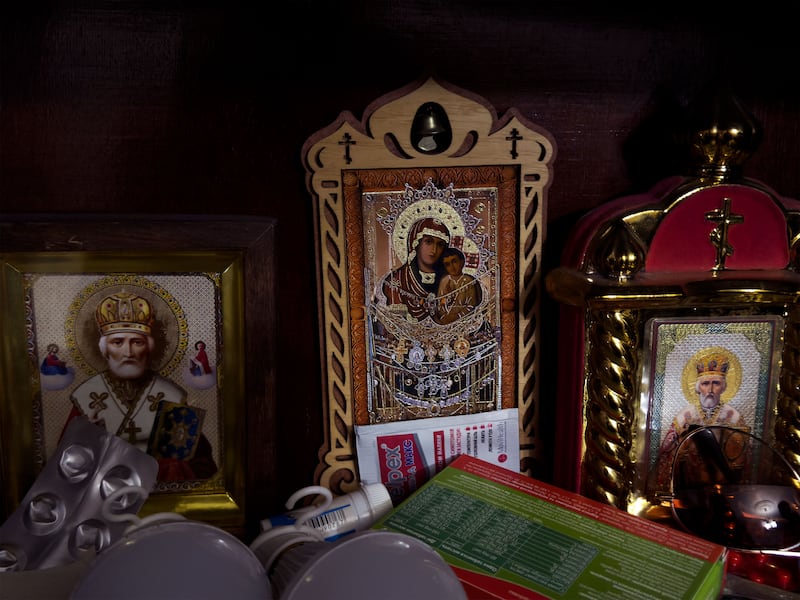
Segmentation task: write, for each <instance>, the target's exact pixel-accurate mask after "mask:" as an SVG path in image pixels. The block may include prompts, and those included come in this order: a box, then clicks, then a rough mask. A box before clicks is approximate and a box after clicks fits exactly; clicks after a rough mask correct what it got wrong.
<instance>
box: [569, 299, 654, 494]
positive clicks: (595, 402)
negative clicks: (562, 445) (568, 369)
mask: <svg viewBox="0 0 800 600" xmlns="http://www.w3.org/2000/svg"><path fill="white" fill-rule="evenodd" d="M639 320H640V319H639V312H638V311H632V310H619V311H610V312H604V311H592V312H591V314H590V322H589V330H588V334H589V339H588V346H589V354H588V358H587V360H588V364H587V379H586V394H585V413H584V416H585V419H586V426H585V429H584V443H585V445H586V448H585V451H584V455H583V467H582V468H583V477H582V487H583V489H582V494H583V495H584V496H587V497H590V498H594V499H595V500H600V501H602V502H605V503H607V504H611V505H614V506H616V507H617V508H621V509H624V508H625V507H626V505H627V499H628V494H629V493H630V489H631V485H632V472H633V464H632V461H631V454H630V450H631V444H632V440H633V427H634V415H635V412H634V394H635V393H636V389H637V386H636V385H634V374H635V373H637V372H638V368H637V367H638V359H637V348H638V347H639V333H638V332H639Z"/></svg>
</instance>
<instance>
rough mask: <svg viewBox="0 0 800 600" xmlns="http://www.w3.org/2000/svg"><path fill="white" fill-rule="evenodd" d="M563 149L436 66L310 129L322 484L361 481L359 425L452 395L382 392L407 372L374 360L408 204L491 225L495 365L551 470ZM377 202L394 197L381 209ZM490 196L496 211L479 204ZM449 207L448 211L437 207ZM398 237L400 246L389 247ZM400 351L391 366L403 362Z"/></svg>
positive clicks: (534, 455) (526, 435) (535, 457)
mask: <svg viewBox="0 0 800 600" xmlns="http://www.w3.org/2000/svg"><path fill="white" fill-rule="evenodd" d="M555 152H556V146H555V143H554V141H553V139H552V137H551V136H550V135H549V134H548V133H547V132H546V131H545V130H543V129H542V128H540V127H537V126H535V125H533V124H531V123H530V122H528V121H527V120H525V119H524V118H523V117H522V116H521V115H520V114H519V112H518V111H517V110H515V109H511V110H509V111H508V112H507V113H506V114H505V115H504V116H503V117H502V118H498V117H497V114H496V112H495V110H494V108H493V107H492V106H491V105H490V104H489V103H488V102H487V101H486V100H485V99H483V98H481V97H479V96H477V95H475V94H471V93H469V92H467V91H465V90H462V89H460V88H457V87H455V86H452V85H449V84H447V83H445V82H441V81H438V80H437V79H435V78H427V79H424V80H421V81H418V82H415V83H412V84H410V85H409V86H406V87H404V88H402V89H399V90H396V91H395V92H393V93H390V94H387V95H386V96H383V97H381V98H379V99H378V100H376V101H374V102H373V103H372V104H371V105H370V107H368V109H367V111H366V114H365V117H364V119H363V121H360V122H359V121H358V120H356V119H355V118H354V117H353V116H352V114H351V113H349V112H343V113H342V114H341V115H340V117H339V119H337V120H336V121H335V122H334V123H332V124H331V125H330V126H329V127H327V128H325V129H324V130H321V131H319V132H317V133H316V134H315V135H313V136H311V137H310V138H309V139H308V140H307V142H306V144H305V146H304V147H303V151H302V154H303V160H304V163H305V166H306V171H307V187H308V189H309V192H310V193H311V196H312V199H313V202H314V212H315V220H314V224H315V241H316V251H317V281H318V290H319V308H320V340H321V358H322V374H323V386H324V390H323V410H324V415H325V416H326V419H327V420H326V424H325V442H324V445H323V448H321V449H320V453H319V454H320V462H319V465H318V468H317V473H316V476H315V478H316V480H317V481H318V482H319V483H320V485H324V486H326V487H328V488H330V489H331V490H333V491H334V492H336V493H343V492H347V491H351V490H352V489H354V488H355V487H356V486H357V485H358V483H359V476H358V468H357V460H356V456H355V438H354V427H355V426H356V425H363V424H367V423H376V422H378V421H382V420H392V419H395V418H401V419H405V418H426V417H435V416H438V415H440V414H450V413H448V412H447V410H446V409H447V408H452V405H450V404H448V403H435V402H430V403H429V402H421V401H420V402H418V403H417V404H416V405H415V404H414V402H415V401H416V400H414V399H411V400H409V401H408V402H407V403H406V404H405V406H402V407H401V406H398V405H397V404H396V403H395V404H394V405H393V404H392V402H391V401H390V402H388V403H384V404H382V405H381V403H380V402H376V401H375V394H376V393H377V392H376V389H377V388H378V387H380V386H382V385H390V386H391V385H394V383H392V384H387V383H386V382H387V381H388V380H387V379H384V380H381V378H380V377H378V376H376V370H375V369H374V368H373V362H371V361H372V358H373V356H374V354H373V352H372V348H373V347H372V346H371V344H372V342H373V341H374V339H375V337H374V336H373V334H372V333H371V331H372V330H371V327H372V324H373V323H374V322H378V321H373V320H372V319H373V317H374V313H373V312H372V311H373V309H374V307H375V304H374V303H372V302H371V301H370V300H369V297H370V295H371V293H372V290H373V286H374V285H375V281H374V280H373V278H377V277H380V276H383V275H385V274H386V271H388V270H390V268H391V267H392V266H396V264H397V263H396V257H397V255H404V251H403V250H402V248H401V247H402V246H403V244H402V242H400V243H398V242H397V241H395V242H389V241H387V240H389V239H390V238H392V233H393V232H394V231H395V230H394V227H395V225H397V226H398V227H402V226H406V225H409V224H410V222H409V223H406V224H405V225H402V223H401V222H402V221H403V220H404V219H405V216H404V215H403V211H404V210H406V209H408V213H407V214H409V213H413V214H416V215H417V216H418V217H419V221H422V220H423V219H424V218H425V217H435V218H437V219H439V220H441V221H445V222H446V221H448V219H450V224H451V225H454V226H455V229H453V228H452V227H451V228H450V230H449V231H448V233H447V237H448V239H451V238H453V237H457V236H461V240H460V241H461V242H464V243H467V242H471V241H472V240H470V239H467V238H470V236H472V237H473V238H474V237H476V236H477V234H475V231H476V230H474V229H469V227H470V225H468V224H467V223H468V222H470V223H471V222H472V221H471V219H475V220H476V221H480V225H478V226H479V227H486V228H487V231H489V230H490V233H487V235H488V238H489V239H490V240H491V241H490V242H489V243H488V245H486V246H485V247H484V246H482V245H481V244H477V245H476V247H477V246H481V248H482V249H483V250H485V251H486V252H487V256H488V255H489V254H491V255H492V256H491V260H489V261H487V264H488V263H491V264H492V267H491V269H488V270H492V269H493V271H492V272H493V273H494V276H496V279H494V280H493V282H492V283H491V284H487V285H485V286H484V290H485V291H486V290H488V291H489V292H491V293H493V294H496V297H495V305H494V306H495V308H496V310H497V313H496V317H491V318H489V319H487V321H489V322H490V323H491V325H492V326H493V327H495V328H496V332H497V336H498V339H500V340H501V341H500V343H499V344H498V347H497V350H496V351H497V352H498V356H501V360H500V362H501V363H502V367H503V369H502V370H498V371H497V372H496V373H495V372H494V371H492V375H493V377H495V376H496V378H497V380H498V381H497V382H496V383H497V388H496V389H497V390H498V392H497V395H496V396H494V397H495V399H496V400H497V402H496V403H495V404H494V405H493V407H494V408H507V407H515V408H518V409H519V421H520V423H519V425H520V462H521V464H520V471H522V472H525V473H528V474H538V473H540V472H541V471H540V469H541V464H540V463H541V460H542V457H543V449H542V448H541V443H540V440H539V439H538V438H537V435H536V430H537V425H538V413H539V401H538V396H537V394H538V348H537V343H538V310H539V288H540V284H541V281H540V277H541V273H540V264H541V256H540V255H541V249H542V241H543V238H544V233H545V231H544V228H545V219H544V217H543V215H544V213H545V211H546V191H547V189H548V187H549V185H550V183H551V179H552V163H553V161H554V159H555ZM459 199H460V200H459ZM459 201H460V202H462V203H463V204H462V205H458V202H459ZM370 203H373V204H375V205H376V206H377V205H380V208H379V209H374V210H371V209H370V208H369V206H368V205H369V204H370ZM456 205H458V207H459V208H455V207H456ZM467 206H468V207H469V208H467ZM477 206H481V207H482V208H488V209H489V210H488V211H487V213H484V214H482V215H481V216H476V215H475V213H474V210H473V209H474V208H475V207H477ZM418 207H424V210H423V209H419V210H417V208H418ZM461 209H463V210H461ZM437 210H441V211H443V213H442V214H438V215H434V214H433V213H434V212H436V211H437ZM459 210H461V212H459ZM470 211H473V212H472V213H470ZM444 213H446V214H444ZM488 214H491V215H492V216H491V217H488V216H487V215H488ZM395 219H396V222H395ZM405 220H408V219H405ZM478 226H476V227H478ZM390 230H391V231H390ZM473 234H475V235H473ZM394 238H397V239H405V238H403V236H394ZM387 244H393V245H394V248H393V250H386V249H385V248H386V246H387ZM477 251H478V250H476V252H477ZM381 253H382V254H381ZM410 254H411V253H410V252H409V253H408V255H410ZM390 255H391V256H393V257H395V262H392V259H390V258H389V256H390ZM377 265H380V267H378V266H377ZM488 270H487V272H488ZM412 320H413V319H412ZM381 325H385V322H381ZM401 338H402V336H399V337H397V338H396V340H397V341H398V346H397V352H399V353H400V354H403V356H406V355H405V354H404V353H405V351H406V350H405V347H404V346H403V343H404V342H403V341H402V339H401ZM446 345H447V344H444V345H443V346H440V347H439V348H440V349H443V347H444V346H446ZM419 351H420V352H421V351H422V350H421V349H419ZM465 351H466V350H465ZM392 360H394V359H392ZM389 362H390V361H389V359H387V360H386V362H384V363H383V364H382V366H383V367H385V368H389V367H388V366H387V365H388V363H389ZM397 377H399V376H397ZM392 381H396V380H394V379H393V380H392ZM420 385H422V384H420ZM378 405H381V407H380V408H376V407H377V406H378ZM491 406H492V405H491V404H490V403H488V402H487V403H486V407H491ZM414 407H419V410H416V411H415V409H414ZM442 407H444V408H445V410H443V409H442ZM459 408H460V409H463V410H472V409H473V408H474V407H472V408H464V406H463V405H459ZM434 409H435V410H434ZM475 410H478V409H475ZM392 411H394V412H392ZM426 411H427V412H426ZM398 413H402V415H401V416H399V417H398V416H397V415H398Z"/></svg>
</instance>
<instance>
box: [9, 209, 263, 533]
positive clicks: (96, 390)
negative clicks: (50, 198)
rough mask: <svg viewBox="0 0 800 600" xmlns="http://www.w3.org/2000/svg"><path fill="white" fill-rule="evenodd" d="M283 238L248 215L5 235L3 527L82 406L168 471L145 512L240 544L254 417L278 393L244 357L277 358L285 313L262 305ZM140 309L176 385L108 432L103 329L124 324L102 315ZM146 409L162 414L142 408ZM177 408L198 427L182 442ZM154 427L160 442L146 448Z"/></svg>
mask: <svg viewBox="0 0 800 600" xmlns="http://www.w3.org/2000/svg"><path fill="white" fill-rule="evenodd" d="M273 235H274V221H273V220H272V219H266V218H250V217H248V218H246V219H244V218H242V219H239V218H236V217H232V218H210V217H209V218H206V219H203V218H189V217H175V218H170V217H157V218H152V219H149V220H145V221H142V220H141V219H140V218H137V219H135V220H134V219H133V218H130V217H128V218H126V217H119V218H117V219H108V217H103V218H97V219H93V218H91V217H75V216H70V215H67V216H64V217H62V218H58V217H46V218H44V217H39V218H36V217H30V216H27V217H25V216H21V217H13V218H12V217H4V218H3V219H2V220H1V221H0V240H2V241H1V242H0V249H1V250H2V255H1V257H2V280H1V281H2V287H0V292H1V295H0V297H2V306H3V309H2V312H1V313H0V330H2V332H3V339H4V350H3V355H2V357H3V360H2V362H1V363H0V372H2V381H3V385H2V386H0V449H1V450H2V456H3V457H4V460H3V462H2V467H3V468H2V471H3V472H2V475H3V481H4V483H5V485H4V486H3V498H2V500H3V511H4V514H10V512H12V511H13V510H14V509H15V508H16V506H17V505H18V503H19V501H20V500H21V499H22V497H23V496H24V494H25V493H26V491H27V489H28V488H30V486H31V485H32V483H33V481H34V480H35V478H36V476H37V475H38V473H39V472H40V471H41V469H42V467H43V466H44V464H45V462H46V460H47V458H48V456H49V455H50V453H51V452H52V451H53V450H54V449H55V447H56V446H57V443H58V440H59V438H60V433H61V431H62V430H63V427H64V424H65V423H66V422H67V420H68V419H69V418H70V416H71V415H72V414H74V413H75V412H76V411H78V408H77V407H80V411H81V412H83V413H84V414H87V415H88V414H89V413H91V411H92V410H95V409H97V407H98V406H99V408H100V412H99V413H98V415H102V416H100V417H97V418H102V422H103V423H105V424H106V425H107V427H108V428H109V429H110V430H112V429H114V428H115V427H116V426H117V425H119V427H120V429H119V430H118V432H117V433H118V435H120V437H123V439H127V440H128V441H130V442H131V443H133V444H136V445H138V446H140V447H142V449H143V450H146V451H147V452H148V453H150V454H152V455H154V456H156V457H157V458H159V459H160V460H159V466H160V472H159V479H158V481H157V482H156V484H155V487H154V489H153V490H152V491H151V493H150V496H149V498H148V500H147V502H146V503H145V505H144V507H143V508H142V511H141V513H142V514H150V513H154V512H179V513H181V514H183V515H184V516H186V517H187V518H191V519H196V520H201V521H204V522H208V523H212V524H214V525H217V526H220V527H223V528H226V529H228V530H230V531H232V532H235V533H240V532H242V531H244V528H245V527H246V521H247V513H246V505H247V502H246V498H247V496H248V481H247V480H248V475H247V473H246V472H245V468H244V464H245V463H246V457H247V455H248V454H249V453H251V450H250V448H249V447H248V441H249V436H252V435H253V432H252V431H251V427H254V426H255V424H253V425H251V424H250V423H249V422H248V421H247V420H245V419H243V418H242V415H243V414H245V413H248V412H249V413H250V414H251V415H252V417H253V419H252V420H253V421H254V422H255V423H257V422H259V421H260V417H259V415H260V414H263V413H264V412H265V411H268V410H269V408H267V407H266V405H267V404H268V403H269V401H270V398H271V396H272V394H273V389H272V385H273V384H272V383H271V378H270V377H269V373H270V367H266V374H267V377H265V376H264V372H265V371H264V370H263V369H261V368H258V370H256V366H255V365H254V364H253V361H247V360H246V359H245V357H246V356H248V355H249V354H248V353H249V352H253V351H258V352H259V353H260V354H261V355H262V356H264V357H265V358H266V359H268V358H269V356H270V354H271V352H272V351H271V342H269V339H270V338H271V337H272V336H271V335H270V332H271V331H272V329H273V328H274V316H273V312H274V311H273V310H272V308H271V306H272V305H271V302H272V301H271V299H270V297H271V294H267V293H266V292H267V291H268V290H267V287H268V286H270V285H271V284H270V282H271V281H272V280H273V266H272V245H273ZM131 298H132V299H133V300H130V299H131ZM112 299H113V300H112ZM128 302H131V303H137V302H139V303H141V302H144V305H145V306H146V307H147V309H146V310H147V311H148V312H147V314H146V315H145V316H143V317H142V318H138V317H134V318H133V319H132V320H133V322H134V325H135V326H136V327H141V326H144V327H146V331H147V332H148V333H150V335H151V337H152V339H153V345H152V347H151V354H150V356H151V358H152V368H153V371H155V372H156V374H157V375H156V376H155V381H157V382H158V381H163V382H164V384H163V385H164V387H162V388H158V387H151V388H149V390H148V391H147V392H146V393H145V392H143V393H142V395H141V396H139V400H137V402H139V403H142V404H141V407H138V404H137V405H136V406H137V408H131V409H130V410H129V411H128V412H129V414H130V415H131V416H130V417H127V416H126V417H125V418H124V419H122V421H121V422H120V423H118V424H114V425H112V423H113V422H114V418H115V417H114V416H113V414H114V405H117V406H122V405H125V404H124V403H125V400H124V396H123V394H118V393H117V392H118V389H117V388H115V387H113V385H117V384H113V385H112V383H111V381H112V380H111V379H106V375H105V374H104V372H105V371H106V369H107V368H108V363H107V362H106V359H105V356H108V357H111V358H110V359H109V362H110V360H113V357H114V355H113V354H112V353H110V352H109V353H108V354H106V352H102V353H101V350H100V348H99V346H98V342H99V338H100V327H99V326H102V327H104V329H103V333H109V331H111V330H110V329H108V328H109V327H110V325H108V324H107V323H106V322H104V320H103V319H104V318H108V320H109V321H114V320H121V318H120V319H117V318H116V317H114V318H111V317H108V315H106V314H105V313H104V314H101V309H100V305H101V304H105V305H109V303H111V305H113V306H112V315H113V314H115V313H114V311H120V312H122V311H124V310H125V308H124V306H126V303H128ZM115 303H118V304H115ZM137 306H140V304H137ZM245 321H246V322H247V327H245V326H244V323H245ZM142 323H146V324H145V325H141V324H142ZM109 335H110V333H109ZM107 339H109V340H110V339H111V338H110V337H109V338H107ZM265 382H266V383H265ZM153 385H154V386H157V385H159V384H158V383H156V384H153ZM98 386H100V387H98ZM176 386H177V387H176ZM173 390H175V392H174V393H175V395H174V396H173V395H171V394H172V393H173ZM178 390H180V391H178ZM157 391H158V393H156V392H157ZM151 392H152V393H151ZM181 394H183V400H182V401H179V400H178V399H179V397H180V396H181ZM145 396H146V397H147V398H149V399H153V400H154V402H150V405H149V406H145V404H143V402H144V398H145ZM84 397H85V398H86V403H84ZM89 399H92V400H91V403H89ZM98 399H100V401H101V404H100V405H98V404H96V403H95V402H96V401H98ZM158 399H161V400H164V402H162V403H161V404H158V403H156V402H155V401H156V400H158ZM169 401H174V402H173V403H170V402H169ZM131 402H133V401H131ZM90 406H91V407H93V408H92V409H89V408H88V407H90ZM126 406H127V405H126ZM179 407H182V408H181V410H182V411H184V412H182V413H181V414H184V413H186V411H188V413H186V414H187V416H186V417H185V418H186V419H189V418H190V419H191V420H192V423H193V425H192V426H191V427H186V428H185V429H184V428H183V427H182V424H181V432H182V433H186V436H185V437H184V436H176V434H175V433H174V431H177V429H175V430H172V429H170V428H171V427H173V426H175V425H174V419H175V418H176V417H175V415H176V414H178V413H175V412H171V411H170V409H171V408H172V409H174V408H179ZM187 407H188V408H187ZM148 411H149V413H150V416H147V415H148ZM118 412H119V413H121V414H124V413H125V411H124V410H120V411H118ZM106 416H107V417H106ZM151 421H152V423H151ZM123 422H127V423H128V429H125V430H124V431H130V432H131V433H130V437H127V438H126V437H125V436H126V435H128V434H126V433H124V432H123V429H124V428H123V427H122V424H123ZM187 422H188V421H187ZM165 423H166V424H167V426H166V428H165ZM142 424H147V425H148V427H146V428H145V427H143V426H142V427H137V425H142ZM151 425H152V431H158V432H159V435H155V434H152V433H150V435H149V437H148V436H147V434H148V429H149V428H150V427H151ZM159 426H160V427H159ZM159 436H160V437H159ZM165 436H166V437H165ZM176 440H177V441H176ZM261 454H263V452H261ZM262 466H263V467H264V468H265V469H266V470H269V469H270V468H272V467H270V466H268V465H262Z"/></svg>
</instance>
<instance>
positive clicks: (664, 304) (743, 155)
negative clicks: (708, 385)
mask: <svg viewBox="0 0 800 600" xmlns="http://www.w3.org/2000/svg"><path fill="white" fill-rule="evenodd" d="M703 115H704V118H703V120H701V121H697V122H695V124H693V125H692V128H691V130H690V134H689V136H688V137H687V138H686V141H687V142H688V147H689V148H690V150H691V156H692V163H693V167H692V170H691V174H690V175H687V176H676V177H671V178H668V179H666V180H663V181H661V182H659V183H658V184H657V185H655V186H654V187H653V188H652V189H650V191H649V192H647V193H644V194H640V195H631V196H626V197H622V198H619V199H616V200H614V201H611V202H609V203H608V204H606V205H603V206H600V207H598V208H596V209H594V210H592V211H591V212H589V213H587V214H586V215H584V216H583V217H582V218H581V219H580V220H579V221H578V222H577V223H576V225H575V227H574V228H573V230H572V231H571V233H570V236H569V238H568V240H567V243H566V245H565V251H564V254H563V256H562V260H561V263H560V266H559V267H558V268H556V269H554V270H552V271H551V272H550V273H548V274H547V276H546V280H545V282H546V289H547V291H548V293H549V294H550V295H551V297H553V298H554V299H555V300H556V301H557V302H558V303H559V311H560V324H559V328H560V329H559V369H558V370H559V381H560V384H561V386H562V387H561V390H560V392H559V393H560V395H559V397H557V398H556V399H555V401H556V402H557V403H558V411H557V412H558V417H557V419H556V420H557V435H556V439H557V440H558V442H557V444H556V448H555V452H556V453H555V456H556V461H555V462H556V464H555V469H554V471H555V476H554V479H555V481H556V483H558V484H559V485H561V486H562V487H565V488H567V489H572V490H574V491H578V492H580V493H581V494H583V495H585V496H588V497H591V498H594V499H597V500H600V501H603V502H606V503H608V504H611V505H614V506H617V507H618V508H621V509H624V510H628V511H629V512H634V513H636V514H645V513H646V514H648V515H653V514H655V513H657V512H658V505H657V504H658V503H657V501H656V500H655V497H656V493H657V492H658V490H659V488H660V486H663V483H664V482H663V481H662V480H660V479H659V473H660V472H661V471H663V465H660V464H659V460H660V458H659V456H660V453H661V449H662V448H663V446H664V445H665V444H666V442H667V441H668V439H667V438H668V437H669V436H670V435H671V434H670V431H672V432H673V434H674V432H675V430H676V428H678V429H679V428H680V426H684V427H685V425H686V422H685V420H686V419H687V418H688V415H690V413H691V414H695V413H696V415H695V416H697V415H699V416H700V420H701V421H705V422H710V421H712V420H713V419H714V418H719V417H720V415H721V414H723V413H724V414H726V415H728V418H730V419H734V417H733V416H730V415H735V419H736V422H737V426H741V427H746V428H747V429H749V430H751V431H754V432H756V433H758V434H761V435H762V436H764V438H765V439H769V440H770V441H771V442H773V443H774V444H775V445H776V446H777V447H778V448H779V449H780V450H781V451H782V452H783V453H784V454H785V455H786V457H787V458H788V459H789V461H790V462H791V463H792V464H793V465H794V466H795V467H797V466H800V362H799V359H798V352H800V309H798V297H799V296H800V275H798V272H797V268H798V259H797V247H798V236H800V203H798V202H797V201H796V200H793V199H789V198H785V197H782V196H780V195H779V194H777V193H776V192H775V191H774V190H772V189H771V188H770V187H769V186H767V185H765V184H764V183H762V182H759V181H756V180H753V179H749V178H746V177H744V176H742V173H741V171H742V169H741V167H742V164H743V163H744V162H745V160H746V159H747V158H748V157H749V156H750V155H751V153H752V152H753V151H754V149H755V148H756V146H757V145H758V141H759V138H760V128H759V126H758V125H757V124H756V123H755V121H754V119H753V118H752V117H751V116H750V115H749V113H748V112H747V111H746V110H745V109H744V108H743V107H742V105H741V104H740V103H739V102H738V101H737V100H736V99H735V98H734V97H732V96H729V95H728V96H717V97H716V98H715V99H714V100H713V101H712V102H709V104H708V105H707V106H706V110H705V111H704V113H703ZM714 351H717V356H723V357H726V358H717V359H715V361H716V362H715V363H714V366H715V368H716V370H717V371H719V372H721V373H722V375H723V376H725V377H726V379H727V381H726V382H725V383H726V384H727V390H726V392H723V395H722V398H721V401H720V399H719V398H717V404H716V405H715V407H714V410H713V411H711V410H706V409H705V408H707V407H705V408H704V406H703V405H701V403H700V402H699V401H698V398H697V395H696V388H695V387H693V386H694V385H695V384H694V381H695V378H698V380H699V376H700V375H701V374H703V373H704V369H708V368H709V367H708V360H709V359H708V357H709V356H710V355H711V354H712V353H713V352H714ZM720 352H721V354H720ZM723 364H724V369H723V367H722V365H723ZM726 394H727V395H726ZM723 405H724V406H726V407H727V408H726V409H725V411H721V410H720V407H721V406H723ZM693 407H694V408H693ZM714 411H716V412H714Z"/></svg>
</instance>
